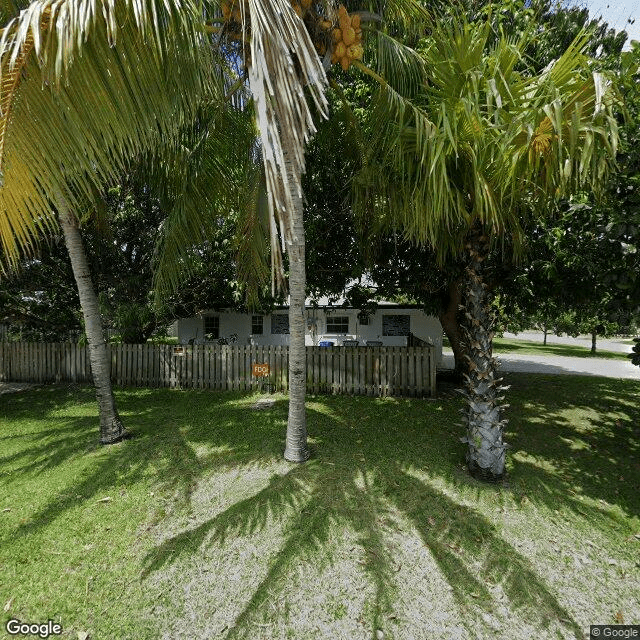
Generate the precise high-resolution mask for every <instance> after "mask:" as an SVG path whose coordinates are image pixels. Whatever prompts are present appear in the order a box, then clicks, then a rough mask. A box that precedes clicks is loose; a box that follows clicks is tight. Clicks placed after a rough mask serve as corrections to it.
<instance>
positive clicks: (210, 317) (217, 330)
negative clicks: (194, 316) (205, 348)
mask: <svg viewBox="0 0 640 640" xmlns="http://www.w3.org/2000/svg"><path fill="white" fill-rule="evenodd" d="M207 322H213V323H214V325H215V326H214V327H213V329H214V330H213V331H207ZM202 324H203V330H204V336H205V339H207V340H218V339H219V338H220V316H218V315H215V316H214V315H207V316H204V319H203V323H202ZM209 335H211V336H212V337H211V338H208V336H209Z"/></svg>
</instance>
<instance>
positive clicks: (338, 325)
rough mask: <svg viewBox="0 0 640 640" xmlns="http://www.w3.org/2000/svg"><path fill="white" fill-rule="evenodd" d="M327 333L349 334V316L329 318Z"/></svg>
mask: <svg viewBox="0 0 640 640" xmlns="http://www.w3.org/2000/svg"><path fill="white" fill-rule="evenodd" d="M327 333H349V316H329V317H328V318H327Z"/></svg>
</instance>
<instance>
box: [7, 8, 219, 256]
mask: <svg viewBox="0 0 640 640" xmlns="http://www.w3.org/2000/svg"><path fill="white" fill-rule="evenodd" d="M205 45H206V41H205V39H204V36H203V33H202V31H201V25H200V16H199V13H198V8H197V5H196V4H195V2H191V0H180V1H174V2H164V1H163V0H129V1H127V2H124V1H123V2H118V3H114V2H111V1H110V0H34V2H31V4H29V6H28V7H27V8H26V9H24V10H23V11H21V12H20V14H19V15H18V16H17V17H16V18H14V19H13V20H11V21H10V23H9V24H8V25H7V27H6V28H5V29H4V31H3V34H2V38H1V39H0V52H1V59H0V74H1V77H0V80H1V83H0V86H1V87H2V96H1V97H0V104H2V106H3V111H2V114H1V115H0V131H2V133H3V137H2V148H1V151H2V155H1V156H0V166H1V167H2V176H3V179H4V182H3V186H2V188H1V189H0V232H1V233H2V238H1V242H2V246H3V249H4V255H5V256H6V258H7V260H9V261H12V262H15V260H16V259H17V257H18V256H19V254H20V252H21V251H23V250H25V249H28V248H29V246H32V245H33V243H34V241H35V239H36V238H37V236H38V235H39V234H40V233H41V232H42V231H43V230H47V229H51V228H52V227H53V226H54V225H55V221H54V218H53V215H52V205H51V200H52V198H53V196H54V194H56V193H64V194H65V197H66V198H67V200H68V202H69V205H70V206H71V207H72V209H79V208H81V207H82V204H83V203H84V202H85V201H86V200H90V199H91V196H92V194H93V193H94V192H95V188H96V187H101V186H103V185H104V184H105V183H108V182H109V181H111V180H114V179H115V178H116V177H117V175H118V174H119V173H120V172H121V171H122V170H123V168H124V167H125V166H126V162H127V160H128V159H129V158H130V157H132V156H134V155H137V154H140V153H142V152H144V151H145V150H147V149H149V148H153V147H154V146H156V145H157V144H158V140H159V139H160V138H162V137H171V136H173V135H175V134H176V132H177V130H178V129H179V127H180V126H181V124H182V123H183V122H184V121H185V120H188V119H189V118H190V114H191V113H193V111H194V109H195V106H196V105H197V104H198V102H199V101H200V100H201V99H202V96H203V95H204V94H207V93H211V92H212V91H213V90H214V85H213V84H212V83H211V82H210V75H211V69H212V64H211V54H210V53H209V52H207V51H206V50H205V49H204V46H205ZM5 105H6V106H5Z"/></svg>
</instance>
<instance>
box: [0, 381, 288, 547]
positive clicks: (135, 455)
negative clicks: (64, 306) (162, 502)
mask: <svg viewBox="0 0 640 640" xmlns="http://www.w3.org/2000/svg"><path fill="white" fill-rule="evenodd" d="M91 391H92V390H91V389H86V388H84V389H83V388H76V389H74V390H73V393H71V395H70V394H69V393H68V391H67V390H66V389H62V390H57V392H54V393H52V394H50V395H47V397H46V398H45V407H44V409H43V411H44V410H45V409H47V408H48V409H47V410H48V411H50V412H53V411H56V412H58V411H59V410H60V409H61V408H64V407H66V406H69V407H75V406H76V405H81V404H82V403H83V402H87V401H89V402H91V403H92V402H93V398H92V393H91ZM171 393H172V391H169V390H156V391H153V392H147V393H143V394H140V393H139V392H127V391H119V392H118V396H119V398H118V401H119V407H120V413H121V414H122V415H123V416H125V417H126V422H127V424H129V425H130V426H131V425H133V429H132V430H133V431H134V435H135V437H134V438H133V439H131V440H127V441H125V442H121V443H119V444H116V445H111V446H109V447H106V448H104V447H99V445H98V444H97V424H96V419H95V418H94V417H93V416H89V417H85V416H78V415H74V414H73V413H72V414H71V415H67V414H60V416H59V417H56V418H55V420H56V421H58V422H59V424H57V425H56V426H54V427H52V428H50V429H47V430H45V431H44V432H39V435H34V436H33V437H32V436H28V434H24V433H20V434H16V435H15V436H13V439H14V441H15V442H16V444H17V445H18V449H17V451H15V452H14V453H11V454H10V455H8V456H5V458H4V459H3V460H2V463H3V465H5V467H8V468H10V469H11V471H10V473H11V474H16V473H17V472H20V473H21V474H23V473H40V472H42V471H45V470H54V469H56V468H57V467H59V466H60V465H63V464H64V463H66V462H68V461H69V459H71V458H73V457H75V456H84V455H86V454H87V453H94V454H95V458H94V460H93V461H92V464H90V465H89V466H87V467H86V469H85V472H84V473H83V474H82V475H80V477H79V478H78V479H74V481H73V482H72V483H70V484H69V485H68V486H67V487H66V488H65V490H64V491H63V492H62V493H61V494H58V495H57V496H56V497H55V498H53V499H52V500H50V501H49V502H48V503H46V504H44V505H43V506H42V507H41V508H40V509H39V510H38V511H36V512H35V513H34V514H33V515H32V516H31V518H30V519H29V520H28V521H26V522H23V523H22V524H20V525H18V526H17V528H16V529H15V530H14V531H12V532H10V535H19V536H23V535H31V534H33V533H36V532H38V531H40V530H41V529H43V528H44V527H46V526H48V524H49V523H51V522H52V521H53V520H55V519H56V518H58V517H59V516H61V515H62V514H63V513H64V512H65V511H67V510H69V509H72V508H75V507H77V506H78V504H79V503H81V502H82V501H89V500H91V499H92V498H102V497H104V495H105V492H106V491H108V490H109V491H110V490H113V488H114V487H115V486H125V487H126V485H128V484H133V483H136V482H138V481H140V480H143V479H144V477H145V476H147V475H148V474H149V473H155V474H156V475H157V478H158V481H157V484H158V488H159V492H161V493H164V494H167V495H169V496H171V498H172V500H173V502H175V503H176V505H177V508H182V509H185V510H188V509H189V508H190V507H189V503H190V499H191V495H192V492H193V490H194V488H195V487H196V486H197V483H198V480H199V479H200V478H201V476H202V475H203V474H204V473H206V472H207V471H208V470H210V469H213V468H216V469H224V468H225V467H232V466H235V465H237V464H238V465H249V464H254V465H255V464H258V465H259V464H264V463H267V462H271V461H272V460H273V458H274V457H276V456H277V455H278V454H279V450H278V445H277V443H274V442H273V438H271V439H270V442H269V445H268V446H267V445H266V444H265V437H264V434H265V432H268V433H271V432H273V431H274V430H275V426H274V424H273V420H266V421H265V420H264V416H263V417H262V418H261V420H260V429H255V428H253V427H254V426H255V425H254V424H253V423H252V422H251V421H248V422H249V425H248V426H246V427H245V428H238V429H235V430H229V429H228V428H227V425H228V424H242V423H243V418H246V416H247V412H246V408H244V407H243V406H242V405H237V406H236V404H235V402H231V403H228V401H227V400H226V398H225V397H222V398H220V401H219V402H217V403H215V404H209V405H207V406H208V410H207V411H205V412H203V411H202V410H201V408H199V409H200V411H199V414H200V415H198V414H196V413H195V412H194V408H193V405H194V404H195V405H196V406H197V404H198V395H199V394H197V393H195V394H184V395H183V396H182V398H184V402H183V403H182V404H180V403H177V404H176V403H175V402H171V403H169V404H168V405H167V406H164V405H165V403H164V402H163V401H162V400H163V398H165V397H166V395H167V394H171ZM178 393H179V392H178ZM227 395H229V394H227ZM149 397H150V398H151V399H152V404H153V398H154V397H155V398H157V401H156V403H155V404H156V406H158V407H161V409H160V411H161V413H162V416H160V415H159V414H158V411H156V410H151V409H149V407H148V403H147V401H148V400H149ZM56 398H57V400H56ZM172 400H175V398H172ZM234 400H235V401H237V395H236V396H234ZM38 406H39V405H38V401H35V402H34V401H33V400H32V402H31V407H32V412H34V411H35V412H36V413H37V415H47V414H46V413H44V414H41V413H40V411H39V409H38V408H37V407H38ZM34 407H35V408H34ZM22 410H23V408H22V406H19V407H18V414H20V415H22ZM67 413H69V412H67ZM11 415H12V416H13V414H11ZM54 415H57V414H54ZM194 415H197V422H196V424H194V421H193V416H194ZM222 418H224V419H222ZM209 419H210V420H211V422H210V423H209V421H208V420H209ZM245 422H247V421H246V420H245ZM158 424H162V427H163V428H162V429H158ZM220 434H224V437H223V438H222V439H220ZM26 436H28V438H29V440H27V442H26V443H25V442H24V440H25V437H26ZM32 442H35V443H36V446H34V445H33V444H32ZM203 442H206V443H209V444H222V445H223V450H224V451H223V453H218V454H216V453H213V454H208V455H202V456H199V455H196V453H195V450H194V446H196V445H198V444H199V443H203Z"/></svg>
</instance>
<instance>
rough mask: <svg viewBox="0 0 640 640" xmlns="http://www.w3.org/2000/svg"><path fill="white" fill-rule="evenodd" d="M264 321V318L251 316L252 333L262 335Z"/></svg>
mask: <svg viewBox="0 0 640 640" xmlns="http://www.w3.org/2000/svg"><path fill="white" fill-rule="evenodd" d="M263 320H264V318H263V316H251V333H253V334H256V333H260V334H262V333H263V332H264V331H263V324H262V322H263Z"/></svg>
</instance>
